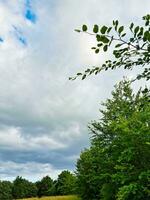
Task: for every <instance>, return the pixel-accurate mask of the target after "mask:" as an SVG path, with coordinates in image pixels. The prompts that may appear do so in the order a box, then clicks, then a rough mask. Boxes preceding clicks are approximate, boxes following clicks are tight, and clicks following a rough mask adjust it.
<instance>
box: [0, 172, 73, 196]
mask: <svg viewBox="0 0 150 200" xmlns="http://www.w3.org/2000/svg"><path fill="white" fill-rule="evenodd" d="M72 194H76V177H75V175H74V174H72V173H70V172H69V171H62V172H61V174H60V175H59V177H58V179H57V180H55V181H53V180H52V179H51V178H50V177H49V176H45V177H43V178H42V179H41V180H40V181H37V182H36V183H32V182H30V181H28V180H26V179H24V178H22V177H19V176H18V177H17V178H16V179H15V180H14V181H13V183H11V182H9V181H0V200H12V199H23V198H30V197H42V196H52V195H72Z"/></svg>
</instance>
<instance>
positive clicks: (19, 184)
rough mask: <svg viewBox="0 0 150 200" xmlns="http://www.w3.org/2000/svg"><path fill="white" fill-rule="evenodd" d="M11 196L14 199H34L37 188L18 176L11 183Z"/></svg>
mask: <svg viewBox="0 0 150 200" xmlns="http://www.w3.org/2000/svg"><path fill="white" fill-rule="evenodd" d="M12 195H13V197H14V198H15V199H21V198H29V197H35V196H36V195H37V187H36V185H35V184H34V183H31V182H29V181H28V180H26V179H23V178H22V177H19V176H18V177H17V178H16V179H15V180H14V182H13V188H12Z"/></svg>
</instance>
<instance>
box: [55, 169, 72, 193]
mask: <svg viewBox="0 0 150 200" xmlns="http://www.w3.org/2000/svg"><path fill="white" fill-rule="evenodd" d="M56 187H57V194H59V195H70V194H76V176H75V175H74V174H72V173H70V172H69V171H67V170H65V171H62V172H61V174H59V176H58V179H57V184H56Z"/></svg>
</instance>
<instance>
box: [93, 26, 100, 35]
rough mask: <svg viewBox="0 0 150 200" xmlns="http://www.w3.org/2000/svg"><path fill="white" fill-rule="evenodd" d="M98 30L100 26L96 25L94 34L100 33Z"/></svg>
mask: <svg viewBox="0 0 150 200" xmlns="http://www.w3.org/2000/svg"><path fill="white" fill-rule="evenodd" d="M98 29H99V27H98V25H97V24H95V25H94V27H93V32H94V33H98Z"/></svg>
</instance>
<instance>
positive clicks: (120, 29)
mask: <svg viewBox="0 0 150 200" xmlns="http://www.w3.org/2000/svg"><path fill="white" fill-rule="evenodd" d="M123 30H124V26H120V28H119V29H118V33H119V34H120V33H121V32H122V31H123Z"/></svg>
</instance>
